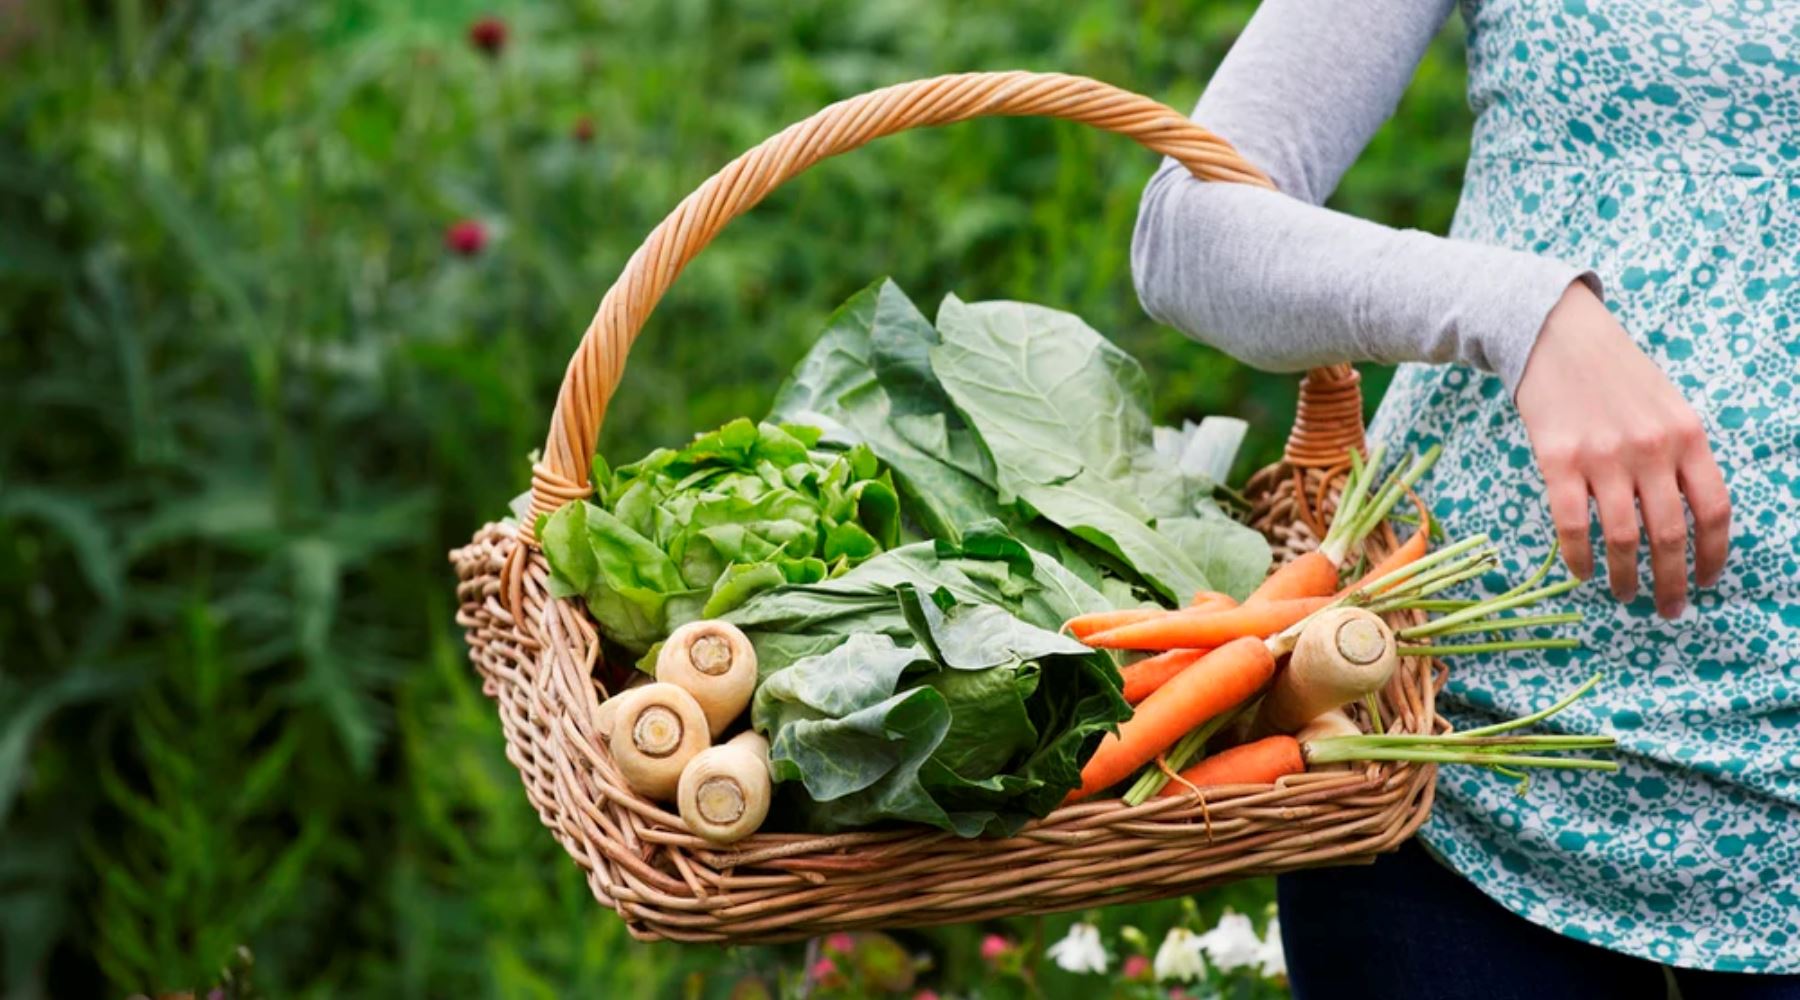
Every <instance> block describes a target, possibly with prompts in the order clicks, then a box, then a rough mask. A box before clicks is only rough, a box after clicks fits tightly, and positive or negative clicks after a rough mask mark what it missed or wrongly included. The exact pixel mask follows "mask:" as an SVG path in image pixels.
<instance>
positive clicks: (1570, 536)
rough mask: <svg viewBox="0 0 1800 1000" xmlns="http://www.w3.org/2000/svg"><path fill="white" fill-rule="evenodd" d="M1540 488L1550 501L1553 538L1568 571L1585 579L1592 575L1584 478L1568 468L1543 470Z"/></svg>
mask: <svg viewBox="0 0 1800 1000" xmlns="http://www.w3.org/2000/svg"><path fill="white" fill-rule="evenodd" d="M1544 491H1545V495H1546V496H1547V498H1548V499H1549V501H1550V519H1551V520H1552V521H1554V522H1556V541H1557V545H1558V547H1559V548H1561V549H1562V554H1563V562H1565V563H1567V564H1568V566H1569V572H1571V573H1573V574H1575V575H1576V576H1577V577H1578V578H1580V579H1583V580H1586V579H1587V578H1588V577H1591V576H1593V575H1594V552H1593V549H1592V548H1591V547H1590V546H1589V545H1588V523H1589V520H1588V487H1587V480H1585V479H1583V478H1582V477H1581V476H1579V475H1576V474H1575V473H1573V472H1571V471H1568V470H1558V471H1557V472H1555V473H1552V472H1550V470H1549V469H1545V471H1544Z"/></svg>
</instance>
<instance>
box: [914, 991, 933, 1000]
mask: <svg viewBox="0 0 1800 1000" xmlns="http://www.w3.org/2000/svg"><path fill="white" fill-rule="evenodd" d="M912 1000H938V991H937V990H920V991H919V992H917V993H914V994H913V998H912Z"/></svg>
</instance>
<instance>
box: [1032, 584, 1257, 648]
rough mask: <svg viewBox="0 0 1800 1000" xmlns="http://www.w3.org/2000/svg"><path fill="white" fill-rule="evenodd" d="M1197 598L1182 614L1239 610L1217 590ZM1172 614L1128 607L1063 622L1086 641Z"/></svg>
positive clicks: (1092, 613) (1165, 611)
mask: <svg viewBox="0 0 1800 1000" xmlns="http://www.w3.org/2000/svg"><path fill="white" fill-rule="evenodd" d="M1203 597H1204V598H1206V600H1201V598H1203ZM1194 598H1195V603H1193V604H1190V605H1188V606H1187V607H1185V608H1182V609H1181V612H1180V613H1182V614H1192V613H1194V612H1207V611H1224V610H1225V609H1227V608H1235V607H1237V601H1235V600H1232V598H1231V595H1230V594H1221V593H1218V592H1216V591H1211V590H1202V591H1199V592H1198V593H1196V594H1194ZM1172 613H1174V612H1170V611H1167V610H1165V609H1163V608H1125V609H1122V610H1119V611H1090V612H1088V613H1087V614H1085V615H1076V616H1075V617H1073V618H1071V619H1069V620H1068V621H1066V622H1064V623H1063V628H1065V629H1068V630H1069V634H1070V635H1073V636H1074V637H1075V638H1077V639H1080V640H1082V641H1084V642H1085V641H1086V640H1087V637H1088V636H1090V635H1095V634H1097V633H1100V632H1105V631H1107V630H1108V629H1115V628H1120V627H1122V626H1125V625H1136V624H1137V623H1138V622H1146V621H1149V620H1151V619H1152V618H1161V617H1162V616H1163V615H1166V614H1172Z"/></svg>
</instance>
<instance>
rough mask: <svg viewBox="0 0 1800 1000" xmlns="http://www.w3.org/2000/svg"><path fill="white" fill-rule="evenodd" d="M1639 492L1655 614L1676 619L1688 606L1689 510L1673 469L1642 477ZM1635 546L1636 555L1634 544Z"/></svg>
mask: <svg viewBox="0 0 1800 1000" xmlns="http://www.w3.org/2000/svg"><path fill="white" fill-rule="evenodd" d="M1637 494H1638V510H1639V511H1640V512H1641V513H1642V514H1643V516H1644V534H1645V536H1646V537H1648V538H1649V539H1650V572H1651V575H1652V576H1653V577H1655V580H1656V583H1655V587H1656V613H1657V614H1659V615H1662V616H1663V617H1664V618H1674V617H1675V616H1677V615H1679V614H1681V611H1682V609H1683V608H1685V607H1686V606H1687V535H1688V524H1687V510H1686V509H1685V508H1684V507H1683V506H1682V503H1681V491H1680V490H1679V489H1677V488H1676V485H1675V476H1674V474H1673V473H1671V472H1664V471H1661V470H1658V471H1657V472H1656V473H1652V474H1651V475H1649V476H1648V477H1647V478H1645V479H1643V480H1641V481H1640V482H1639V483H1638V491H1637ZM1633 549H1634V554H1635V549H1636V546H1635V545H1634V546H1633ZM1633 575H1634V577H1635V573H1634V574H1633Z"/></svg>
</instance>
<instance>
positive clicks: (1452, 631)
mask: <svg viewBox="0 0 1800 1000" xmlns="http://www.w3.org/2000/svg"><path fill="white" fill-rule="evenodd" d="M1466 606H1467V605H1465V607H1466ZM1455 610H1459V611H1460V610H1462V609H1461V608H1457V609H1455ZM1581 620H1582V614H1581V612H1579V611H1569V612H1566V613H1563V614H1554V615H1516V616H1514V617H1511V618H1487V619H1483V620H1481V621H1474V622H1470V623H1468V624H1467V625H1457V626H1455V627H1454V628H1447V629H1445V630H1444V631H1442V632H1440V633H1438V634H1439V635H1471V634H1474V633H1476V632H1509V631H1512V630H1514V629H1521V628H1542V627H1544V626H1548V625H1575V624H1578V623H1579V622H1581ZM1415 627H1416V626H1415ZM1397 634H1398V635H1399V637H1400V638H1402V639H1410V638H1412V629H1410V628H1406V629H1401V630H1400V631H1399V633H1397Z"/></svg>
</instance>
